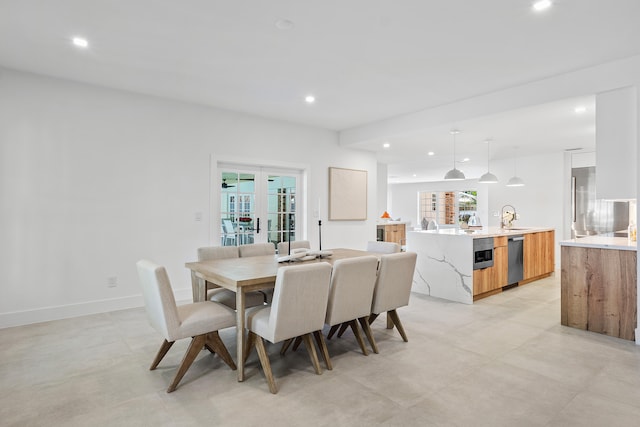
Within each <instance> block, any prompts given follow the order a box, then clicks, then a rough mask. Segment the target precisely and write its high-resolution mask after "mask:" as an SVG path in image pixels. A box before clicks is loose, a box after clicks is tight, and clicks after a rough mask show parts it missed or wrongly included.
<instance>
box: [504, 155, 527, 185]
mask: <svg viewBox="0 0 640 427" xmlns="http://www.w3.org/2000/svg"><path fill="white" fill-rule="evenodd" d="M516 160H517V156H516V155H515V154H514V155H513V176H512V177H511V179H509V182H507V187H522V186H523V185H524V181H523V180H522V178H520V177H519V176H518V173H517V171H518V168H517V164H516Z"/></svg>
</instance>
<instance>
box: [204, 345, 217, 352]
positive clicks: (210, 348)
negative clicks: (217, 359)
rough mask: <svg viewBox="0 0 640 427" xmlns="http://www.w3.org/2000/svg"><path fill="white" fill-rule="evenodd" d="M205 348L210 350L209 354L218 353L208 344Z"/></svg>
mask: <svg viewBox="0 0 640 427" xmlns="http://www.w3.org/2000/svg"><path fill="white" fill-rule="evenodd" d="M204 348H205V349H207V350H209V353H211V354H216V351H215V350H214V349H213V347H211V346H210V345H209V344H208V343H207V344H205V345H204Z"/></svg>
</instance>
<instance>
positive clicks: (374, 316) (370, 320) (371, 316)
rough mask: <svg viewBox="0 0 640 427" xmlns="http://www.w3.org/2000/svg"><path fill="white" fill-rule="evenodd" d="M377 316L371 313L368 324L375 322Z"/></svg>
mask: <svg viewBox="0 0 640 427" xmlns="http://www.w3.org/2000/svg"><path fill="white" fill-rule="evenodd" d="M378 316H379V314H375V313H371V314H370V315H369V324H372V323H373V322H375V321H376V319H377V318H378Z"/></svg>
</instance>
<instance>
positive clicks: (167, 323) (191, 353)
mask: <svg viewBox="0 0 640 427" xmlns="http://www.w3.org/2000/svg"><path fill="white" fill-rule="evenodd" d="M136 265H137V268H138V276H139V278H140V284H141V285H142V294H143V296H144V302H145V308H146V310H147V317H148V319H149V323H150V324H151V326H153V327H154V328H155V329H156V330H157V331H158V332H159V333H160V334H161V335H162V336H163V337H164V341H163V343H162V346H161V347H160V350H158V353H157V355H156V357H155V359H154V360H153V363H152V364H151V367H150V368H149V369H150V370H154V369H156V367H157V366H158V364H159V363H160V361H161V360H162V359H163V357H164V356H165V355H166V354H167V352H168V351H169V349H170V348H171V346H172V345H173V343H174V342H176V341H177V340H179V339H183V338H191V343H190V344H189V348H188V349H187V352H186V353H185V355H184V358H183V359H182V363H181V364H180V367H179V368H178V371H177V372H176V376H175V377H174V379H173V381H172V382H171V384H170V385H169V388H168V389H167V393H171V392H172V391H174V390H175V389H176V387H177V386H178V383H179V382H180V380H181V379H182V377H183V376H184V374H185V373H186V372H187V370H188V369H189V367H190V366H191V364H192V363H193V361H194V360H195V358H196V356H197V355H198V353H199V352H200V351H201V350H202V349H203V347H206V348H207V349H208V350H209V351H210V352H212V353H217V354H218V355H219V356H220V358H221V359H222V360H223V361H224V362H225V363H226V364H227V365H229V367H230V368H231V369H234V370H235V369H236V365H235V363H234V362H233V359H232V358H231V355H230V354H229V351H228V350H227V348H226V347H225V345H224V343H223V342H222V340H221V339H220V336H219V335H218V330H220V329H224V328H230V327H232V326H235V325H236V317H235V313H234V312H233V310H231V309H229V308H228V307H225V306H223V305H221V304H216V303H213V302H210V301H204V302H196V303H191V304H185V305H180V306H177V305H176V301H175V298H174V296H173V291H172V290H171V283H170V282H169V277H168V276H167V272H166V270H165V268H164V267H162V266H159V265H156V264H154V263H152V262H151V261H147V260H141V261H138V263H137V264H136Z"/></svg>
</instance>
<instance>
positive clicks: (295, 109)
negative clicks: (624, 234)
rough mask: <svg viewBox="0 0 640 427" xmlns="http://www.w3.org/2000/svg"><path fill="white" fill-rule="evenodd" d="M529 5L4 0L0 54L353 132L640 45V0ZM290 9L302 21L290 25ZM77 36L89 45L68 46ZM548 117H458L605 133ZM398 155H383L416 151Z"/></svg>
mask: <svg viewBox="0 0 640 427" xmlns="http://www.w3.org/2000/svg"><path fill="white" fill-rule="evenodd" d="M531 3H532V1H531V0H484V1H479V0H446V1H442V0H440V1H434V0H403V1H400V2H398V1H395V2H394V1H391V0H323V1H316V2H311V1H300V0H269V1H264V0H234V1H228V0H180V1H176V0H90V1H88V0H56V1H51V0H0V66H4V67H8V68H14V69H19V70H26V71H31V72H35V73H40V74H45V75H51V76H57V77H62V78H66V79H71V80H76V81H81V82H87V83H93V84H98V85H102V86H107V87H113V88H118V89H124V90H129V91H134V92H139V93H145V94H151V95H156V96H161V97H167V98H171V99H178V100H184V101H188V102H195V103H200V104H204V105H210V106H215V107H220V108H225V109H230V110H235V111H239V112H244V113H249V114H255V115H259V116H264V117H269V118H274V119H281V120H286V121H290V122H294V123H300V124H307V125H312V126H318V127H322V128H327V129H333V130H342V129H347V128H350V127H355V126H360V125H363V124H367V123H371V122H374V121H377V120H381V119H386V118H390V117H394V116H398V115H402V114H406V113H410V112H415V111H419V110H423V109H427V108H430V107H435V106H438V105H443V104H446V103H451V102H455V101H457V100H461V99H466V98H469V97H471V96H476V95H481V94H485V93H488V92H492V91H495V90H498V89H504V88H508V87H512V86H515V85H520V84H523V83H526V82H530V81H534V80H538V79H542V78H545V77H549V76H553V75H558V74H561V73H565V72H568V71H573V70H576V69H580V68H584V67H587V66H592V65H596V64H599V63H603V62H607V61H612V60H615V59H620V58H625V57H629V56H633V55H637V54H640V25H638V18H639V17H640V1H638V0H615V1H603V0H555V3H554V7H553V8H551V9H550V10H548V11H546V12H544V13H534V12H533V11H532V10H531ZM278 19H288V20H291V21H293V22H294V24H295V27H294V28H293V29H292V30H287V31H283V30H279V29H277V28H276V27H275V25H274V24H275V22H276V21H277V20H278ZM76 35H81V36H84V37H86V38H87V39H88V40H89V43H90V47H89V49H87V50H79V49H77V48H74V47H73V46H72V45H71V43H70V40H71V38H72V37H73V36H76ZM309 93H313V94H315V96H316V98H317V102H316V103H315V104H313V105H306V104H305V103H304V101H303V98H304V96H305V95H307V94H309ZM573 102H574V101H571V102H569V103H568V104H567V106H570V105H569V104H572V103H573ZM571 107H572V106H571ZM545 114H546V113H545V110H544V109H535V108H533V109H530V111H528V112H520V113H518V112H514V113H512V115H511V116H507V117H506V118H500V117H493V118H486V121H484V120H476V121H474V122H472V123H459V124H457V125H458V126H459V127H460V129H461V130H462V131H463V133H462V134H461V135H460V138H459V140H460V141H461V144H462V145H461V146H463V144H467V143H468V144H477V141H478V140H480V141H481V140H482V139H484V138H486V137H488V136H490V137H493V138H494V139H495V140H496V145H497V144H504V145H510V144H511V141H512V140H514V138H512V136H513V135H516V134H517V135H518V136H519V137H522V136H523V135H524V132H522V131H519V129H522V128H527V129H530V130H531V132H527V133H526V135H528V136H530V137H531V140H533V141H535V143H536V144H538V143H539V142H540V141H541V140H544V141H547V142H549V143H551V142H550V141H552V140H554V141H556V143H557V144H560V139H559V136H563V135H571V139H563V142H562V143H563V144H565V143H569V142H570V143H571V144H573V143H574V142H575V144H576V145H586V144H588V143H589V142H592V141H591V140H592V138H593V137H592V135H591V136H588V137H587V138H591V139H586V140H584V142H583V141H582V140H580V139H579V135H583V134H584V124H582V123H581V122H579V121H576V123H579V124H578V125H576V126H577V127H571V126H572V125H570V124H568V123H569V122H570V121H568V122H567V123H565V124H564V127H563V125H561V124H556V125H554V126H553V129H552V130H553V132H554V133H553V135H551V136H550V135H548V134H547V135H544V134H541V132H542V130H546V129H549V130H551V128H552V126H550V125H549V124H547V123H542V122H541V120H543V118H542V116H541V115H545ZM546 117H548V118H549V119H554V118H555V117H556V116H555V115H548V114H547V115H546ZM585 117H588V115H587V116H585ZM505 120H507V121H505ZM514 120H521V122H520V126H519V127H518V128H517V129H516V128H514V129H511V130H509V123H513V121H514ZM527 120H530V122H529V124H527V123H528V122H527ZM535 130H537V133H535V132H534V131H535ZM449 138H450V136H449V135H448V129H432V130H428V131H427V132H426V133H425V135H424V138H423V139H420V140H415V141H394V146H395V147H400V146H401V145H402V144H405V145H407V146H410V145H412V144H413V145H415V144H417V143H418V142H419V143H420V144H421V145H420V146H413V147H412V148H407V152H410V153H412V154H413V153H418V152H420V150H422V151H424V149H423V146H422V144H424V143H425V142H426V144H434V145H435V147H438V145H437V144H438V141H441V140H445V141H446V140H448V139H449ZM517 143H518V144H519V145H523V144H529V143H530V141H528V140H526V139H525V138H519V140H518V142H517ZM425 147H426V145H425ZM370 148H371V147H370ZM398 151H400V150H398ZM434 151H437V152H438V154H440V153H441V152H444V151H445V150H443V149H442V148H436V149H435V150H434ZM443 154H444V153H443ZM469 155H471V151H470V154H469ZM405 156H406V154H405ZM400 157H401V156H400ZM400 157H399V156H398V152H396V151H394V152H391V151H389V152H386V153H383V154H381V159H388V160H389V161H393V162H395V163H397V164H398V165H400V164H401V163H402V162H405V161H407V160H410V159H411V158H409V159H407V158H406V157H403V158H402V159H401V158H400ZM412 157H413V156H412ZM390 170H392V171H393V163H392V166H391V167H390Z"/></svg>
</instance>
